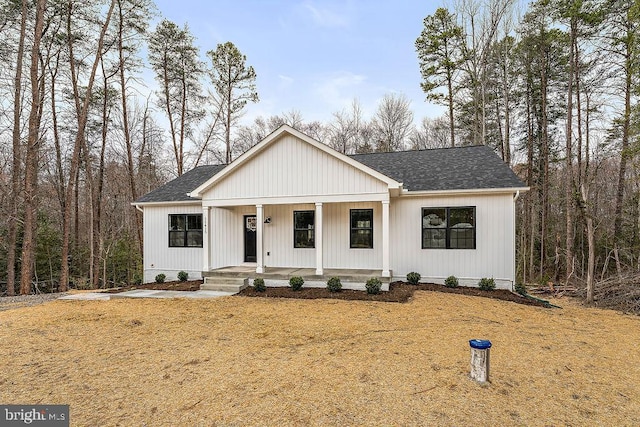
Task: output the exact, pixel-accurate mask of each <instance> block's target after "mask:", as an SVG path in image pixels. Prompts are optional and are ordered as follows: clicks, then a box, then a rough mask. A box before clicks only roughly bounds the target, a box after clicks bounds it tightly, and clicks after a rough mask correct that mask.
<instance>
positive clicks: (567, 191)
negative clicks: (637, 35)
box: [564, 18, 580, 284]
mask: <svg viewBox="0 0 640 427" xmlns="http://www.w3.org/2000/svg"><path fill="white" fill-rule="evenodd" d="M576 32H577V23H576V22H575V18H573V19H572V20H571V31H570V46H571V47H570V49H569V76H568V77H569V79H568V82H567V128H566V144H565V180H564V197H565V201H564V202H565V219H566V223H565V238H566V240H565V250H566V255H567V259H566V266H565V268H566V270H565V279H566V283H567V284H568V283H569V280H570V279H571V276H572V275H573V273H574V271H573V267H574V260H573V257H574V255H573V243H574V242H573V241H574V233H573V227H574V217H573V211H574V208H573V147H572V144H573V141H572V138H573V76H574V71H575V69H576V66H575V55H574V50H573V47H574V40H575V38H576V37H577V34H576ZM578 126H580V124H578Z"/></svg>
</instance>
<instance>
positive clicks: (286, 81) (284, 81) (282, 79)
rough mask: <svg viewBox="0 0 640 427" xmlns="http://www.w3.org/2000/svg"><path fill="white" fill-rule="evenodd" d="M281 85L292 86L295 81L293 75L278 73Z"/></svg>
mask: <svg viewBox="0 0 640 427" xmlns="http://www.w3.org/2000/svg"><path fill="white" fill-rule="evenodd" d="M278 79H280V85H281V86H290V85H291V83H293V77H289V76H285V75H284V74H278Z"/></svg>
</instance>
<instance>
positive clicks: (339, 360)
mask: <svg viewBox="0 0 640 427" xmlns="http://www.w3.org/2000/svg"><path fill="white" fill-rule="evenodd" d="M554 302H555V303H557V304H559V305H562V306H563V307H564V309H553V310H550V309H544V308H540V307H531V306H525V305H519V304H514V303H510V302H503V301H497V300H492V299H487V298H477V297H468V296H462V295H454V294H444V293H439V292H425V291H418V292H416V293H415V296H414V298H413V299H412V300H411V301H410V302H408V303H405V304H398V303H381V302H368V301H338V300H322V299H319V300H292V299H271V298H269V299H267V298H264V299H263V298H247V297H239V296H234V297H224V298H219V299H213V300H186V299H170V300H157V299H153V300H139V299H119V300H112V301H55V302H50V303H46V304H42V305H38V306H34V307H27V308H19V309H12V310H7V311H3V312H0V342H2V346H1V347H0V358H1V359H2V360H3V363H2V364H1V365H0V402H2V403H31V404H35V403H39V404H69V405H70V406H71V424H72V425H105V426H108V425H122V426H129V425H243V426H244V425H274V426H275V425H278V426H287V425H291V426H297V425H376V426H377V425H432V424H440V425H469V424H473V425H514V424H515V425H639V424H640V364H638V342H639V341H640V340H639V339H640V318H638V317H636V316H629V315H624V314H621V313H618V312H614V311H607V310H601V309H592V308H583V307H580V306H578V305H576V304H575V303H571V302H570V301H568V300H566V299H563V300H562V301H559V302H558V301H554ZM472 338H482V339H489V340H491V342H492V343H493V347H492V348H491V372H490V375H491V377H490V379H491V383H490V384H487V385H481V384H478V383H475V382H474V381H472V380H470V379H469V377H468V374H469V359H470V351H469V344H468V340H469V339H472Z"/></svg>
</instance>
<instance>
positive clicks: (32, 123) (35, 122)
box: [20, 0, 47, 295]
mask: <svg viewBox="0 0 640 427" xmlns="http://www.w3.org/2000/svg"><path fill="white" fill-rule="evenodd" d="M46 3H47V2H46V0H38V3H37V5H36V20H35V27H34V31H33V44H32V47H31V66H30V68H29V75H30V83H31V109H30V112H29V137H28V140H27V153H26V162H25V172H24V174H25V176H24V181H25V183H24V211H25V215H24V236H23V242H22V265H21V272H20V294H22V295H26V294H29V293H30V292H31V278H32V276H33V260H34V257H35V236H36V226H37V218H36V209H37V201H36V192H37V187H38V156H39V151H40V142H41V140H40V118H41V117H42V101H43V99H42V98H43V92H44V83H43V81H42V73H41V71H40V64H39V57H38V55H39V51H40V40H41V39H42V32H43V28H44V11H45V7H46Z"/></svg>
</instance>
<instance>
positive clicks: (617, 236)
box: [613, 37, 633, 253]
mask: <svg viewBox="0 0 640 427" xmlns="http://www.w3.org/2000/svg"><path fill="white" fill-rule="evenodd" d="M629 40H631V37H629ZM630 43H631V42H630V41H627V42H626V46H625V47H626V52H625V73H626V75H625V87H624V116H623V118H622V146H621V147H620V169H619V170H618V189H617V191H616V205H615V206H616V208H615V217H614V226H613V238H614V241H615V243H614V245H615V247H616V248H618V246H619V245H620V243H621V241H622V204H623V203H624V182H625V177H626V174H627V157H628V150H629V127H630V122H631V90H632V84H631V83H632V82H631V76H632V65H633V64H632V52H631V50H632V47H631V46H630ZM616 253H617V250H616Z"/></svg>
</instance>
